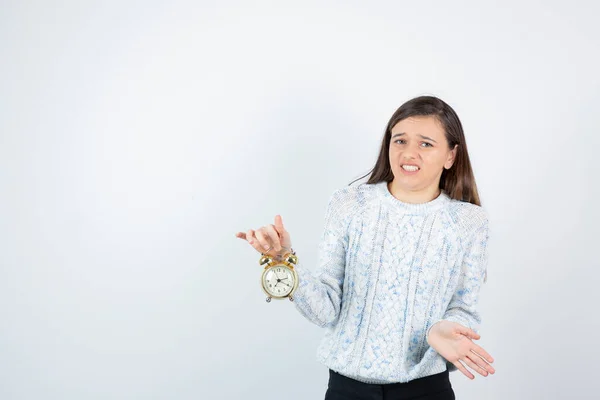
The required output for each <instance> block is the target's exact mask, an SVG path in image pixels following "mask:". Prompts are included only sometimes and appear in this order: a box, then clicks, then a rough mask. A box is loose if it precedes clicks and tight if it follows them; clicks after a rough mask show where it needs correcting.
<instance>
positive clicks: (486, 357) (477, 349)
mask: <svg viewBox="0 0 600 400" xmlns="http://www.w3.org/2000/svg"><path fill="white" fill-rule="evenodd" d="M471 351H473V352H474V353H475V354H477V355H478V356H480V357H482V358H483V359H484V360H485V361H487V362H489V363H493V362H494V358H493V357H492V356H490V355H489V353H488V352H487V351H485V350H484V349H483V347H481V346H478V345H476V344H475V343H473V347H472V349H471Z"/></svg>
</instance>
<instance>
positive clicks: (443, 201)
mask: <svg viewBox="0 0 600 400" xmlns="http://www.w3.org/2000/svg"><path fill="white" fill-rule="evenodd" d="M375 186H376V188H377V192H378V193H379V195H380V196H381V197H382V198H383V199H384V200H385V201H387V202H388V203H389V204H390V205H392V207H394V208H395V209H397V210H398V211H401V212H403V213H405V214H418V215H420V214H427V213H430V212H432V211H436V210H439V209H441V208H443V207H444V206H446V205H447V204H448V203H449V202H450V200H451V199H450V196H448V194H447V193H446V192H445V191H444V190H442V191H441V193H440V194H439V196H438V197H436V198H435V199H433V200H431V201H428V202H425V203H416V204H415V203H406V202H404V201H401V200H399V199H397V198H395V197H394V196H393V195H392V193H390V190H389V188H388V182H386V181H382V182H378V183H376V184H375Z"/></svg>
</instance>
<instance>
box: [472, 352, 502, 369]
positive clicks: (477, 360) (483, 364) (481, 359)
mask: <svg viewBox="0 0 600 400" xmlns="http://www.w3.org/2000/svg"><path fill="white" fill-rule="evenodd" d="M481 350H483V349H481ZM471 353H472V354H469V355H468V356H469V358H470V359H471V360H472V361H473V362H474V363H476V364H477V365H479V366H480V367H482V368H484V369H485V370H486V371H487V372H489V373H490V374H495V373H496V370H495V369H494V367H492V366H491V365H490V364H488V361H487V360H486V359H485V358H484V357H482V356H481V354H478V353H476V352H475V350H471Z"/></svg>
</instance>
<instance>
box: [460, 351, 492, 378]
mask: <svg viewBox="0 0 600 400" xmlns="http://www.w3.org/2000/svg"><path fill="white" fill-rule="evenodd" d="M473 357H474V358H475V357H477V356H475V355H473ZM479 360H480V361H482V360H481V359H479ZM461 361H463V362H464V363H465V364H467V365H468V366H469V367H471V369H472V370H473V371H475V372H477V373H479V375H482V376H488V372H487V371H486V370H485V369H484V368H482V367H481V366H479V365H478V364H476V363H475V362H473V361H474V360H473V359H471V357H470V356H469V355H466V356H465V357H463V358H461Z"/></svg>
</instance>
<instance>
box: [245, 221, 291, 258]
mask: <svg viewBox="0 0 600 400" xmlns="http://www.w3.org/2000/svg"><path fill="white" fill-rule="evenodd" d="M235 237H237V238H240V239H243V240H246V241H247V242H248V243H249V244H250V245H251V246H252V247H254V249H255V250H256V251H258V252H259V253H261V254H268V255H270V256H277V255H280V254H281V253H282V252H283V251H289V250H291V248H292V241H291V239H290V234H289V233H288V231H286V230H285V227H284V226H283V220H282V219H281V215H276V216H275V224H269V225H265V226H263V227H261V228H259V229H256V230H253V229H250V230H248V231H247V232H238V233H236V234H235ZM266 250H269V251H268V252H266V253H265V251H266Z"/></svg>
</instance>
